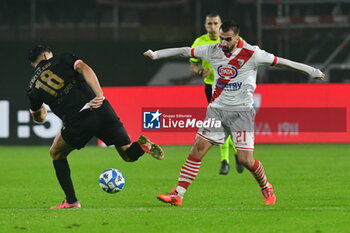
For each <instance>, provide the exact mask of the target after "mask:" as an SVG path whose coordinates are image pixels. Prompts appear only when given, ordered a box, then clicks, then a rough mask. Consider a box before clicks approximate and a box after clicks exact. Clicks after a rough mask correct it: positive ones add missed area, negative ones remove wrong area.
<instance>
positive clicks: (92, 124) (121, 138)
mask: <svg viewBox="0 0 350 233" xmlns="http://www.w3.org/2000/svg"><path fill="white" fill-rule="evenodd" d="M61 135H62V137H63V139H64V140H65V141H66V142H67V143H68V144H69V145H71V146H72V147H74V148H76V149H81V148H83V147H84V146H85V145H86V144H87V143H88V142H89V141H90V139H91V138H92V137H93V136H96V137H97V138H99V139H101V140H102V141H103V142H104V143H105V144H106V145H108V146H109V145H115V146H118V147H120V146H124V145H127V144H130V143H131V141H130V138H129V135H128V133H127V132H126V129H125V128H124V126H123V123H122V122H121V121H120V119H119V117H118V116H117V114H116V113H115V111H114V110H113V108H112V106H111V105H110V103H109V102H108V101H107V100H104V101H103V105H102V106H101V107H100V108H97V109H92V110H90V109H86V110H83V111H82V112H80V113H79V114H78V115H77V116H76V117H75V118H74V119H72V120H69V121H67V122H66V123H65V124H64V126H63V128H62V130H61Z"/></svg>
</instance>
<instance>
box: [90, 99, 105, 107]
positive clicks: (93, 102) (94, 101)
mask: <svg viewBox="0 0 350 233" xmlns="http://www.w3.org/2000/svg"><path fill="white" fill-rule="evenodd" d="M104 99H105V97H104V96H96V97H95V98H93V99H92V100H91V101H90V108H99V107H101V106H102V104H103V100H104Z"/></svg>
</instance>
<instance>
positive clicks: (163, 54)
mask: <svg viewBox="0 0 350 233" xmlns="http://www.w3.org/2000/svg"><path fill="white" fill-rule="evenodd" d="M190 51H191V48H190V47H181V48H170V49H161V50H156V51H153V50H151V49H149V50H147V51H146V52H144V53H143V55H144V56H145V57H149V58H150V59H152V60H157V59H162V58H167V57H174V56H181V57H191V53H190Z"/></svg>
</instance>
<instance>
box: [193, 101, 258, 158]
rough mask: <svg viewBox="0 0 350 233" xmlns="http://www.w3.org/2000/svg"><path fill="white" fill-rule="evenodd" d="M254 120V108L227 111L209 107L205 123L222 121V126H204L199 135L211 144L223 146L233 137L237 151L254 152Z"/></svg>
mask: <svg viewBox="0 0 350 233" xmlns="http://www.w3.org/2000/svg"><path fill="white" fill-rule="evenodd" d="M254 119H255V110H254V109H253V108H247V109H242V108H241V109H237V110H235V109H234V110H231V109H230V110H227V109H223V108H213V107H210V106H209V107H208V109H207V115H206V117H205V121H210V122H213V121H214V122H215V121H220V122H221V125H220V126H217V125H214V126H213V124H208V125H206V126H205V125H204V126H203V127H201V128H200V129H199V130H198V132H197V134H198V135H199V136H200V137H202V138H203V139H205V140H207V141H209V142H210V143H213V144H216V145H221V144H223V143H224V142H225V141H226V139H227V137H228V136H229V135H231V137H232V141H233V142H234V144H235V147H236V149H237V150H251V151H252V150H254Z"/></svg>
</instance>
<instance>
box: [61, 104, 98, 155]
mask: <svg viewBox="0 0 350 233" xmlns="http://www.w3.org/2000/svg"><path fill="white" fill-rule="evenodd" d="M98 127H99V122H98V118H97V117H96V112H95V110H94V109H93V110H89V109H87V110H84V111H82V112H81V113H79V115H78V116H77V117H76V118H74V119H73V120H71V121H69V122H67V123H66V124H65V125H64V127H63V128H62V130H61V134H62V138H63V139H64V140H65V141H66V142H67V143H68V144H69V145H70V146H72V147H73V148H75V149H81V148H83V147H85V145H86V144H87V143H88V142H89V141H90V140H91V138H92V137H93V136H94V135H95V132H96V130H97V128H98Z"/></svg>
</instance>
